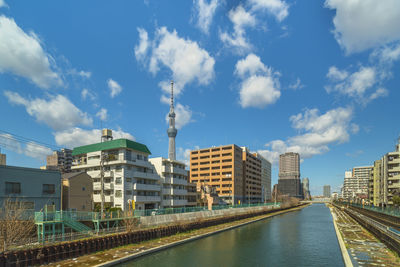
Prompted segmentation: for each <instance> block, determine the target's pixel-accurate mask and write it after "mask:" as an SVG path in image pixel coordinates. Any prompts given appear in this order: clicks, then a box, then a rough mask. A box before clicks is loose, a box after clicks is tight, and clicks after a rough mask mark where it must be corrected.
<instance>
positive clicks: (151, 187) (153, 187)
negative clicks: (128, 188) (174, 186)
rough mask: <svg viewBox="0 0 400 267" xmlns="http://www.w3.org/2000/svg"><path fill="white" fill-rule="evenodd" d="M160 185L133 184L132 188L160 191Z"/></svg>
mask: <svg viewBox="0 0 400 267" xmlns="http://www.w3.org/2000/svg"><path fill="white" fill-rule="evenodd" d="M160 189H161V188H160V185H158V184H136V183H135V184H134V185H133V190H141V191H160Z"/></svg>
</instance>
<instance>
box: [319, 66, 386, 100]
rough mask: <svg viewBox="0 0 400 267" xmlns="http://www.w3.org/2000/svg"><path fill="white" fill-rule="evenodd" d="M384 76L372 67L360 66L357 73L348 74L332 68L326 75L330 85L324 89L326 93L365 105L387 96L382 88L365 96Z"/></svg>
mask: <svg viewBox="0 0 400 267" xmlns="http://www.w3.org/2000/svg"><path fill="white" fill-rule="evenodd" d="M384 76H386V74H384V73H382V71H381V70H379V69H376V68H374V67H364V66H360V68H359V70H358V71H355V72H353V73H349V72H347V71H345V70H339V69H337V68H336V67H335V66H332V67H330V68H329V71H328V74H327V78H328V79H329V80H330V84H329V85H327V86H326V87H325V89H326V91H327V92H328V93H331V92H338V93H340V94H343V95H346V96H349V97H352V98H354V99H355V100H356V101H358V102H361V103H364V104H366V103H368V101H370V100H373V99H376V98H378V97H383V96H386V95H387V93H388V91H387V90H386V89H383V88H378V89H377V90H374V92H373V93H371V94H370V95H369V96H368V95H367V94H368V92H370V91H371V90H372V89H373V88H374V87H375V86H377V85H379V84H380V83H381V82H382V79H383V78H384Z"/></svg>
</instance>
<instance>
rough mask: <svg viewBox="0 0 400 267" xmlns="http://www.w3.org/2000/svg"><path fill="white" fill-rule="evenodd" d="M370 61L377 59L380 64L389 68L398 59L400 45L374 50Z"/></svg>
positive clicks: (399, 57) (399, 56)
mask: <svg viewBox="0 0 400 267" xmlns="http://www.w3.org/2000/svg"><path fill="white" fill-rule="evenodd" d="M372 59H378V61H380V63H381V64H384V65H388V66H391V64H392V63H393V62H394V61H397V60H399V59H400V43H396V44H392V45H388V46H384V47H381V48H377V49H375V50H374V52H373V53H372Z"/></svg>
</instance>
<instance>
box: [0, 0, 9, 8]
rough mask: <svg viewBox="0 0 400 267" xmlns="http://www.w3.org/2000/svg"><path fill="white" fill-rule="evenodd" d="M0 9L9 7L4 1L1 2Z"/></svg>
mask: <svg viewBox="0 0 400 267" xmlns="http://www.w3.org/2000/svg"><path fill="white" fill-rule="evenodd" d="M0 7H8V6H7V3H6V2H5V1H4V0H0Z"/></svg>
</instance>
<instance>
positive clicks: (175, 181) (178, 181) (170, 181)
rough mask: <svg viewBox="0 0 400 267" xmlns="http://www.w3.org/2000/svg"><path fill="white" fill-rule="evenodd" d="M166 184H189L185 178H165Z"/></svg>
mask: <svg viewBox="0 0 400 267" xmlns="http://www.w3.org/2000/svg"><path fill="white" fill-rule="evenodd" d="M164 183H165V184H177V185H187V181H186V180H185V179H178V178H165V181H164Z"/></svg>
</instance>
